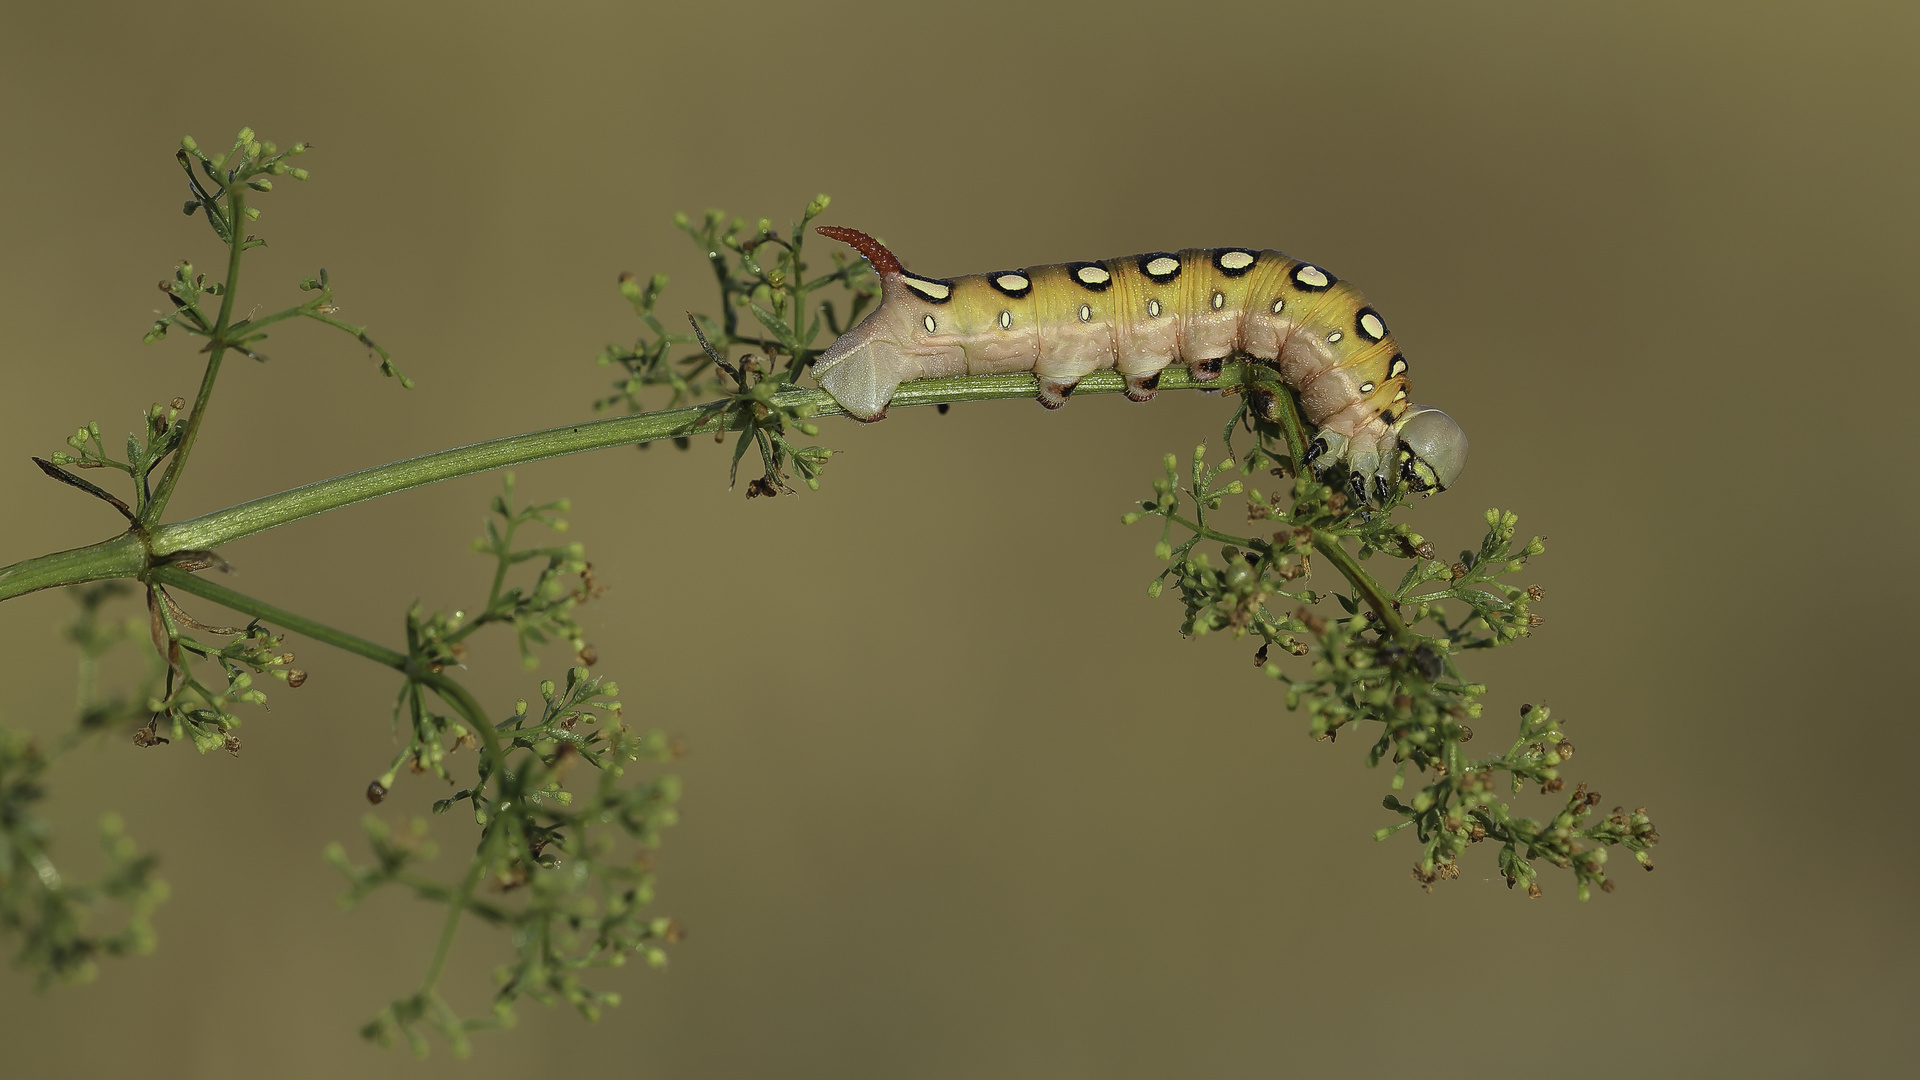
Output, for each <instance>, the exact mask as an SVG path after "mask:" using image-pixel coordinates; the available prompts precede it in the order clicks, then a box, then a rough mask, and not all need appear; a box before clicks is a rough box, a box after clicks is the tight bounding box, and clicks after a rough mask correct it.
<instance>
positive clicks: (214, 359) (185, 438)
mask: <svg viewBox="0 0 1920 1080" xmlns="http://www.w3.org/2000/svg"><path fill="white" fill-rule="evenodd" d="M245 190H246V185H245V184H241V183H230V184H228V185H227V189H226V192H225V195H226V197H227V214H226V217H227V281H226V284H225V285H224V286H223V287H222V289H221V293H220V317H219V320H218V321H216V322H215V323H214V326H213V331H212V333H210V334H209V335H208V341H207V349H208V352H207V370H206V373H205V374H203V375H202V376H201V377H200V392H199V393H198V394H197V395H195V397H194V399H193V412H192V413H190V414H188V416H187V429H186V431H184V432H183V433H181V436H180V445H179V446H178V447H176V448H175V449H174V451H173V460H172V461H169V462H167V471H166V472H164V473H162V474H160V486H159V487H157V488H155V489H154V492H153V495H152V497H151V498H149V499H148V500H147V505H146V506H144V507H142V508H141V511H140V520H141V521H142V523H144V524H147V525H152V524H153V523H154V522H156V521H159V520H160V515H161V514H164V513H166V510H167V503H168V501H170V500H171V499H172V498H173V489H174V488H175V487H176V486H177V485H178V484H179V483H180V473H181V471H182V470H183V469H185V468H186V467H187V457H188V455H190V454H192V453H193V445H194V442H195V441H196V440H198V439H199V437H200V424H201V422H202V421H204V420H205V419H206V417H207V405H208V404H209V403H211V402H212V400H213V384H214V382H215V381H216V380H218V379H219V378H220V361H221V360H222V359H223V358H225V356H226V354H227V343H226V335H227V330H228V326H229V320H231V319H232V318H233V298H234V295H235V293H236V291H237V290H238V289H239V287H240V258H241V256H242V255H243V254H245V252H246V249H247V241H246V227H245V226H246V219H247V214H246V196H245V195H243V194H242V192H244V191H245ZM213 212H214V209H213V207H212V206H208V207H207V213H209V214H211V213H213Z"/></svg>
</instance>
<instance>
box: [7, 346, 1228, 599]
mask: <svg viewBox="0 0 1920 1080" xmlns="http://www.w3.org/2000/svg"><path fill="white" fill-rule="evenodd" d="M1235 378H1237V372H1228V373H1224V374H1223V375H1222V376H1221V378H1220V379H1219V380H1218V382H1217V383H1210V384H1202V383H1196V382H1194V381H1193V380H1192V378H1191V376H1189V375H1188V374H1187V372H1185V371H1183V370H1179V369H1174V370H1170V371H1168V372H1166V373H1165V374H1164V375H1163V376H1162V377H1161V382H1160V386H1161V388H1162V389H1175V390H1180V389H1196V388H1202V387H1207V386H1212V385H1220V386H1229V385H1233V381H1234V379H1235ZM1125 388H1126V387H1125V380H1124V379H1123V378H1122V377H1121V376H1119V375H1117V374H1115V373H1114V372H1111V371H1101V372H1095V373H1094V374H1091V375H1088V376H1087V377H1086V378H1085V379H1083V380H1081V383H1080V387H1079V389H1077V390H1076V391H1075V393H1076V394H1111V393H1119V392H1121V391H1122V390H1124V389H1125ZM1036 389H1037V383H1036V382H1035V380H1034V378H1033V376H1031V375H971V376H963V377H958V378H951V379H923V380H920V381H917V382H911V383H907V384H906V385H904V386H902V387H900V390H899V392H898V393H896V394H895V395H894V399H893V407H894V408H914V407H917V406H923V405H938V404H947V403H953V402H969V401H993V400H997V399H1002V398H1021V397H1032V396H1033V395H1034V393H1035V391H1036ZM774 402H775V404H777V405H779V406H782V407H787V408H794V407H801V406H811V407H812V408H813V411H814V415H816V416H831V415H835V414H838V413H841V412H842V411H843V410H842V409H841V408H840V406H839V405H838V404H837V403H835V402H834V400H833V398H832V397H831V396H829V395H828V394H827V392H826V391H824V390H801V389H793V390H784V391H781V392H779V393H777V394H775V395H774ZM743 426H744V423H743V421H742V419H741V418H740V417H739V415H738V414H734V413H729V414H726V415H724V416H718V415H717V414H716V410H715V409H714V408H713V407H712V406H710V405H694V406H689V407H687V408H682V409H669V410H665V411H662V412H652V413H641V414H639V415H637V416H618V417H613V418H611V419H607V420H595V421H592V422H589V423H584V424H573V425H569V426H567V427H557V428H549V429H547V430H545V431H534V432H529V433H527V434H524V435H511V436H508V437H506V438H504V439H493V440H490V441H487V442H482V443H474V444H472V445H469V446H462V447H456V448H454V449H451V450H442V451H439V452H437V453H432V454H423V455H421V456H420V457H415V458H408V459H406V460H404V461H396V462H393V463H392V464H388V465H380V466H376V467H374V468H371V469H362V470H361V471H359V472H354V473H348V474H346V475H344V476H337V477H334V478H332V479H330V480H321V481H318V482H316V483H312V484H307V485H304V486H302V487H297V488H293V489H292V490H289V491H283V492H280V493H278V494H275V495H268V496H265V497H263V498H259V499H254V500H252V501H251V502H245V503H241V504H239V505H237V506H232V507H228V508H227V509H225V510H219V511H215V512H214V513H211V514H207V515H205V516H204V517H198V518H194V519H192V520H189V521H183V522H178V523H176V524H172V525H164V526H161V527H160V528H158V529H155V530H154V532H153V552H154V554H155V555H156V556H165V555H170V554H172V553H174V552H178V551H186V550H199V549H204V548H211V547H217V546H219V545H221V544H226V543H231V542H233V541H234V540H238V539H240V538H241V537H243V536H251V535H253V534H254V533H258V532H264V531H265V530H267V529H271V528H274V527H276V526H279V525H285V524H287V523H289V522H293V521H298V520H300V519H302V518H307V517H312V516H313V515H315V514H320V513H325V512H326V511H328V510H336V509H339V508H340V507H343V506H351V505H353V504H354V503H358V502H365V501H366V500H368V499H376V498H379V497H380V496H382V495H391V494H393V493H395V492H399V491H406V490H408V489H410V488H416V487H421V486H423V485H426V484H433V483H438V482H439V481H442V480H452V479H456V478H458V477H462V476H471V475H473V474H475V473H482V472H490V471H492V470H494V469H501V468H506V467H508V466H512V465H520V464H523V463H525V462H529V461H540V460H543V459H546V458H552V457H561V456H564V455H567V454H578V453H582V452H585V451H588V450H601V449H605V448H607V447H612V446H625V445H628V444H632V443H644V442H653V441H655V440H658V439H670V438H683V437H686V436H690V435H696V434H703V433H707V432H718V431H723V430H724V431H737V430H739V429H740V428H741V427H743ZM5 574H6V572H5V571H0V600H4V599H7V598H8V596H10V595H13V594H12V593H10V592H9V591H8V590H7V588H6V584H5V582H6V578H5ZM49 584H57V583H56V582H49ZM41 587H44V586H41Z"/></svg>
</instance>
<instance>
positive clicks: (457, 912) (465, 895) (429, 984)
mask: <svg viewBox="0 0 1920 1080" xmlns="http://www.w3.org/2000/svg"><path fill="white" fill-rule="evenodd" d="M492 836H493V828H492V825H491V823H489V825H488V828H487V830H486V832H485V833H484V834H483V835H482V836H481V837H480V850H478V851H476V852H474V855H473V863H472V865H470V866H468V867H467V876H465V877H463V878H461V879H460V888H459V891H457V892H456V893H455V894H454V895H453V896H451V897H449V898H448V899H447V917H446V918H445V919H444V920H443V921H442V922H441V923H440V941H439V943H438V944H436V945H435V946H434V947H433V959H432V960H431V961H429V962H428V963H427V975H426V978H424V979H422V980H421V981H420V993H421V994H422V995H428V994H432V993H433V992H434V988H435V987H437V986H439V985H440V973H441V972H442V971H444V970H446V966H447V958H448V957H449V956H451V955H453V939H454V937H455V935H457V934H458V933H459V932H460V916H462V915H465V914H466V913H467V905H468V904H470V903H471V902H472V901H473V890H474V889H476V888H478V887H479V885H480V876H481V875H482V874H484V873H486V869H487V856H486V846H487V843H488V841H489V840H491V839H492Z"/></svg>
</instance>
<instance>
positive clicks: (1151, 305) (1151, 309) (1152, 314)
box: [1147, 300, 1160, 319]
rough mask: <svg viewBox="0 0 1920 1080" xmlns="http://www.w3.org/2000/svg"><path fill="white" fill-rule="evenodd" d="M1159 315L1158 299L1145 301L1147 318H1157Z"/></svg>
mask: <svg viewBox="0 0 1920 1080" xmlns="http://www.w3.org/2000/svg"><path fill="white" fill-rule="evenodd" d="M1159 317H1160V301H1158V300H1149V301H1147V318H1149V319H1157V318H1159Z"/></svg>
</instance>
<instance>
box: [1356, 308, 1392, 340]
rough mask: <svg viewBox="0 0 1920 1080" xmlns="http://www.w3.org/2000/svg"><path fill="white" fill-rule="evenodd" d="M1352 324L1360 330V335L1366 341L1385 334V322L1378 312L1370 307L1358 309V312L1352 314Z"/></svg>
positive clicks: (1376, 338) (1382, 336)
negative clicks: (1354, 314)
mask: <svg viewBox="0 0 1920 1080" xmlns="http://www.w3.org/2000/svg"><path fill="white" fill-rule="evenodd" d="M1353 325H1354V328H1355V329H1357V330H1359V331H1360V336H1361V337H1363V338H1366V339H1367V340H1368V341H1379V340H1380V339H1381V338H1384V337H1386V336H1387V324H1386V322H1385V321H1383V320H1382V319H1381V318H1380V313H1379V312H1377V311H1375V310H1373V309H1372V308H1370V307H1367V308H1361V309H1360V313H1359V314H1358V315H1356V316H1354V320H1353Z"/></svg>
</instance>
